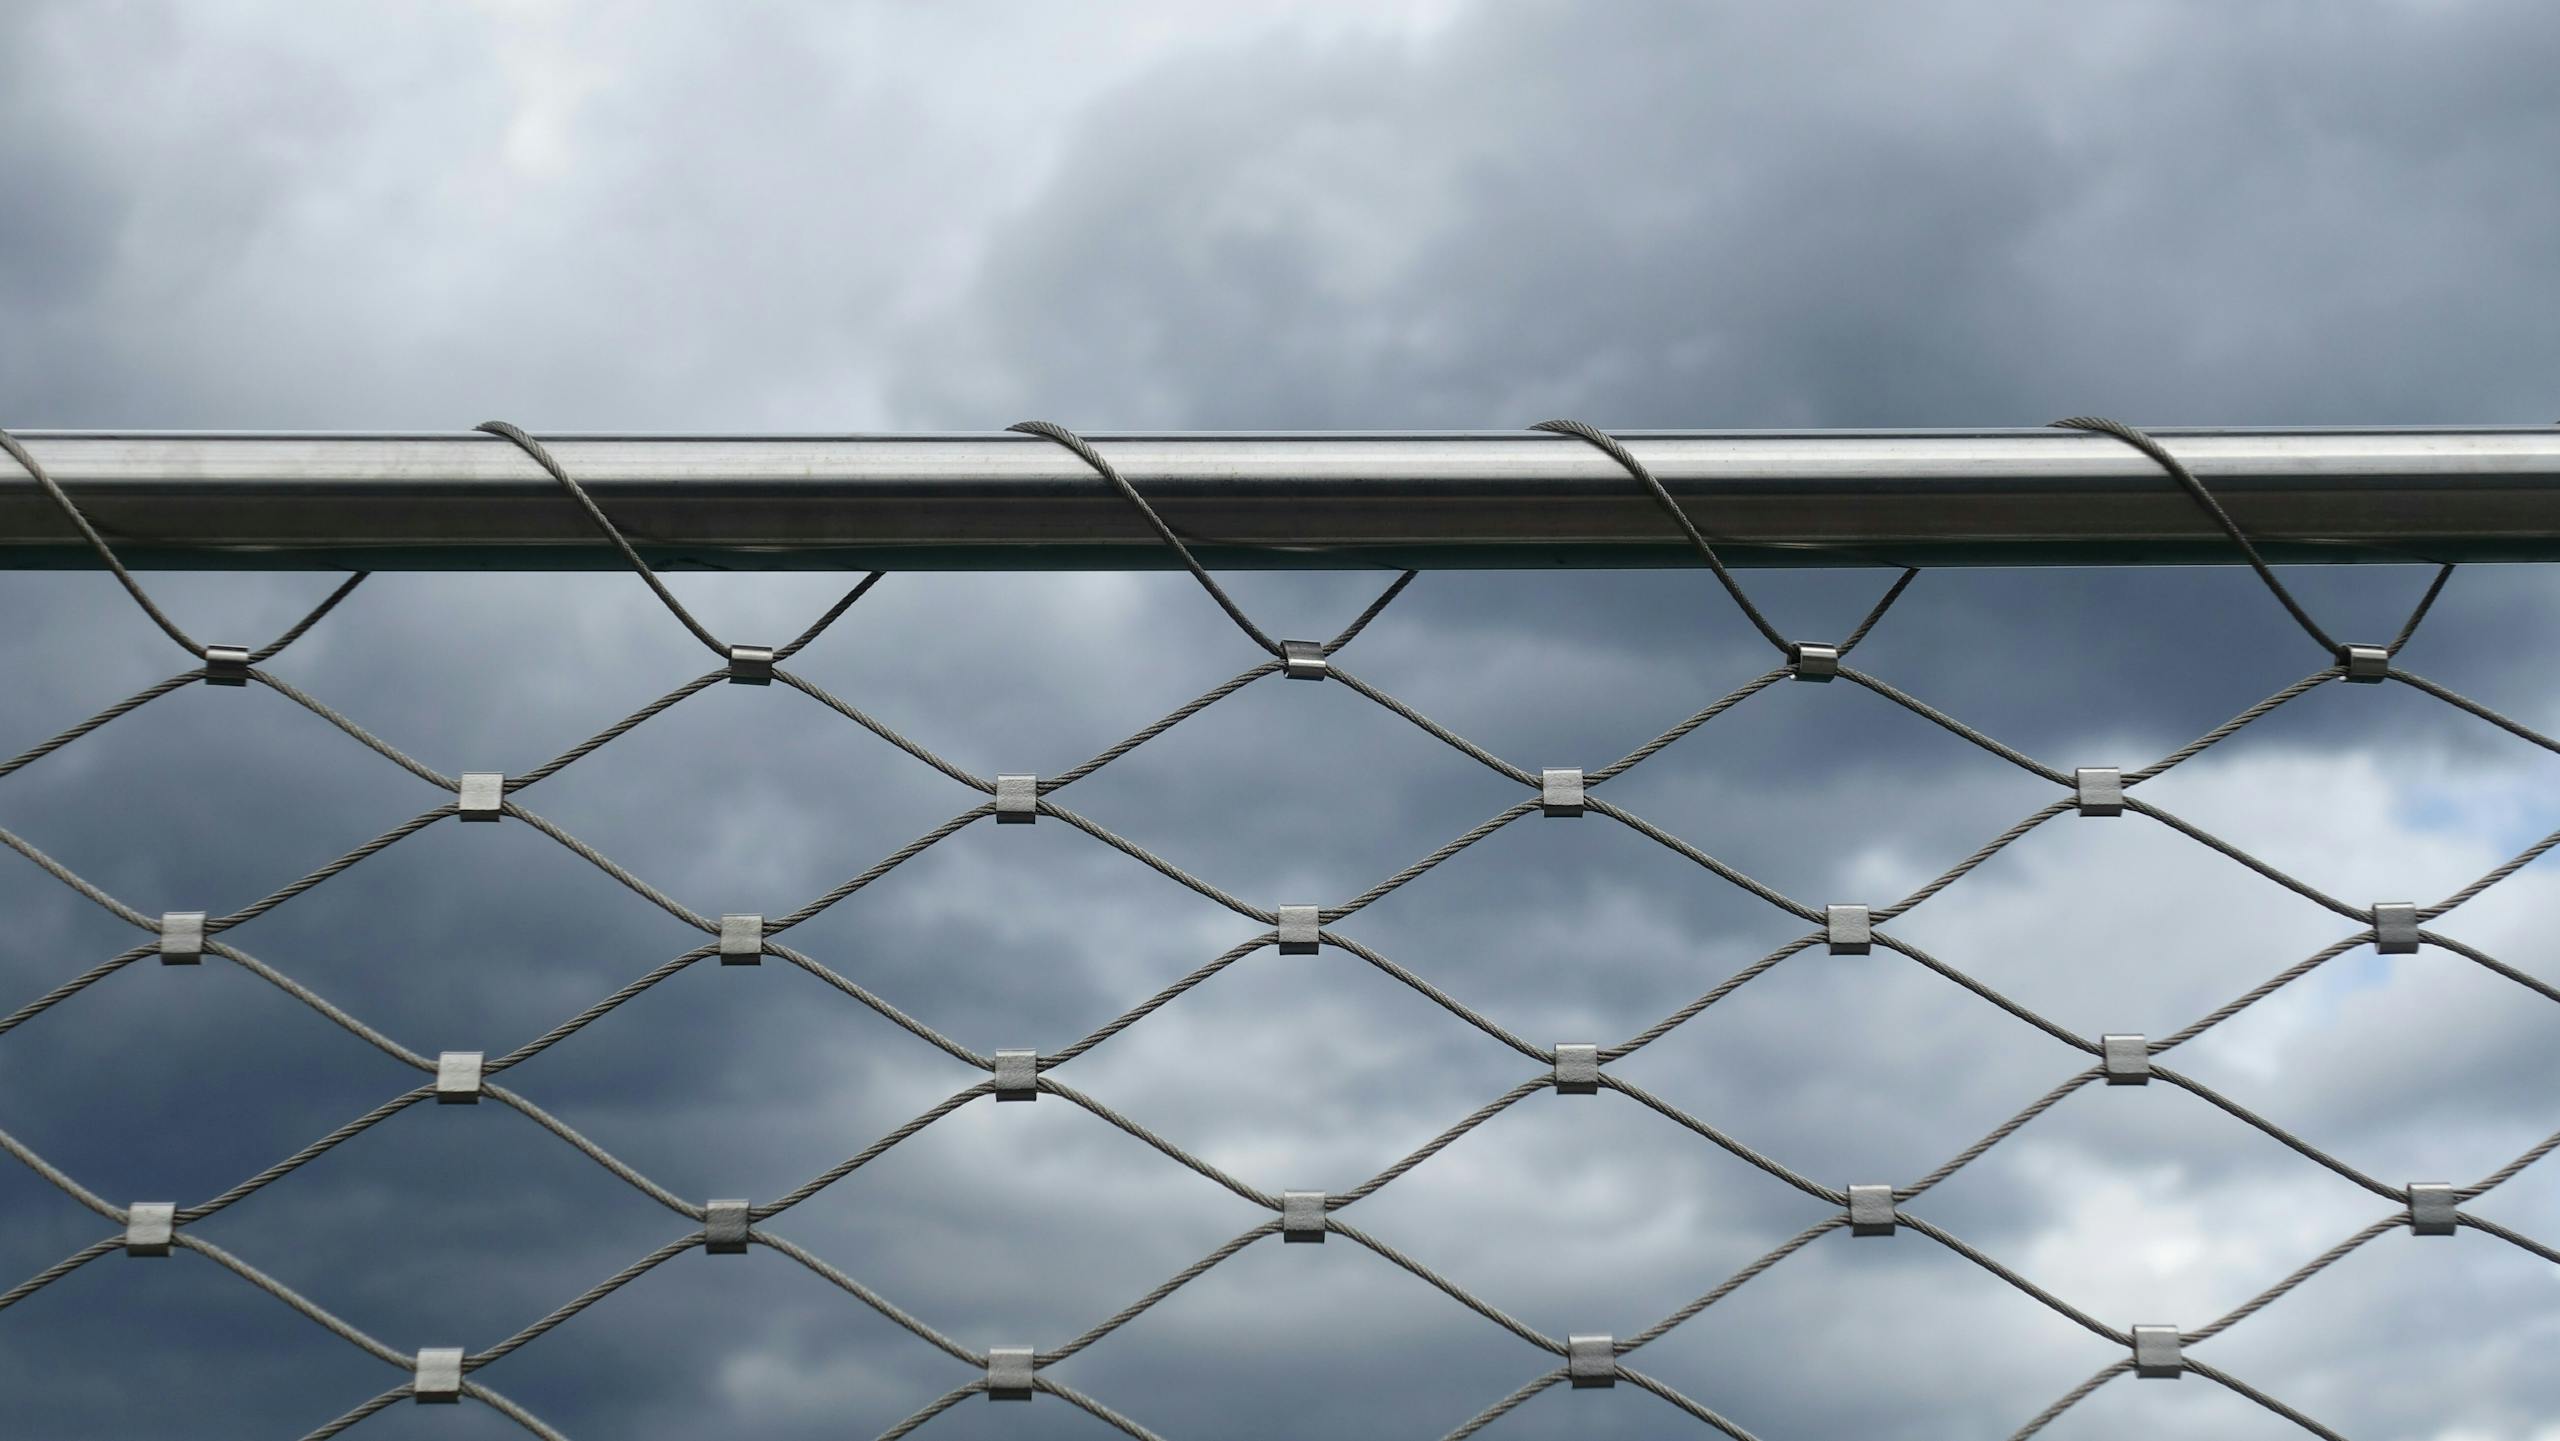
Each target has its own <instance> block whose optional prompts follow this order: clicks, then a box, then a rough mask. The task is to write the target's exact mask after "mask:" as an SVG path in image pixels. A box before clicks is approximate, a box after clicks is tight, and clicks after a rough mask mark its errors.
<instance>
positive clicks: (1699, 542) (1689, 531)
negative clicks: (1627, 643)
mask: <svg viewBox="0 0 2560 1441" xmlns="http://www.w3.org/2000/svg"><path fill="white" fill-rule="evenodd" d="M1529 428H1530V429H1531V430H1543V431H1547V432H1549V433H1550V434H1554V435H1569V436H1572V437H1573V438H1574V439H1576V440H1580V441H1583V442H1585V443H1587V444H1589V445H1592V446H1595V447H1597V448H1598V449H1599V450H1600V451H1601V453H1602V454H1605V455H1607V456H1608V457H1609V458H1610V459H1611V460H1614V461H1616V462H1617V463H1618V464H1619V465H1620V466H1621V467H1623V468H1624V469H1625V470H1626V472H1627V474H1629V475H1632V476H1634V477H1635V478H1636V479H1638V480H1640V481H1643V482H1644V487H1645V489H1646V490H1649V491H1651V492H1652V493H1653V498H1654V499H1655V500H1657V501H1660V502H1661V503H1662V508H1663V509H1664V510H1666V511H1669V512H1670V513H1671V518H1672V519H1673V520H1675V521H1678V522H1679V523H1680V533H1681V534H1683V535H1685V536H1687V537H1688V538H1689V546H1690V548H1691V549H1693V550H1695V551H1697V553H1698V558H1699V559H1701V560H1703V561H1705V562H1706V563H1707V568H1708V569H1710V570H1712V571H1714V572H1715V574H1716V579H1717V580H1720V581H1722V582H1724V588H1725V591H1726V592H1727V593H1728V594H1730V595H1731V596H1732V597H1733V603H1734V604H1735V605H1738V606H1740V607H1742V614H1743V616H1744V618H1745V619H1747V620H1749V621H1750V622H1751V624H1752V625H1753V626H1754V627H1755V628H1756V629H1758V630H1759V632H1760V634H1761V635H1762V637H1764V638H1765V639H1767V641H1768V642H1769V644H1771V645H1773V646H1776V647H1777V648H1778V651H1779V653H1780V654H1782V655H1786V656H1789V657H1791V658H1792V657H1793V656H1794V655H1795V650H1796V647H1795V643H1794V642H1793V641H1790V640H1788V639H1787V638H1786V637H1785V636H1783V635H1781V634H1779V633H1778V628H1777V627H1776V626H1774V625H1771V624H1770V623H1769V618H1768V617H1767V616H1766V615H1763V614H1761V611H1760V607H1758V606H1756V605H1753V604H1752V603H1751V597H1750V596H1749V595H1748V594H1746V593H1745V592H1744V591H1743V589H1742V582H1741V581H1739V580H1736V579H1734V575H1733V572H1732V571H1730V570H1727V569H1726V568H1725V564H1724V560H1723V558H1722V557H1720V556H1718V555H1717V554H1716V548H1715V547H1714V546H1712V545H1709V544H1707V538H1706V536H1705V535H1704V534H1702V533H1701V532H1700V531H1699V529H1698V526H1697V523H1696V522H1695V521H1692V520H1691V519H1689V512H1688V511H1686V510H1684V509H1682V508H1681V506H1680V502H1679V501H1677V500H1674V499H1673V498H1672V496H1671V491H1670V489H1669V488H1668V487H1666V486H1665V485H1663V483H1662V482H1661V481H1660V480H1658V479H1656V478H1655V477H1654V474H1653V472H1652V470H1650V469H1649V468H1647V467H1646V465H1645V463H1644V462H1643V461H1641V460H1638V459H1636V457H1635V452H1634V451H1631V450H1629V449H1627V447H1626V445H1625V444H1624V443H1623V442H1621V441H1620V440H1619V439H1618V438H1617V437H1616V436H1614V435H1611V434H1609V433H1608V432H1607V431H1605V430H1602V429H1600V428H1598V427H1597V426H1593V425H1587V424H1585V423H1583V422H1582V421H1579V420H1542V421H1539V422H1538V423H1537V424H1535V425H1533V426H1530V427H1529ZM1919 574H1920V572H1919V571H1917V570H1915V569H1911V568H1909V567H1905V568H1904V570H1903V572H1902V576H1901V578H1900V579H1899V580H1896V581H1895V582H1894V583H1893V586H1892V588H1891V589H1889V590H1887V591H1886V592H1885V593H1884V598H1883V599H1882V600H1879V601H1877V602H1876V604H1875V608H1874V609H1873V610H1871V611H1869V612H1868V613H1867V618H1866V619H1865V620H1863V621H1861V622H1859V624H1858V627H1857V629H1856V630H1854V631H1851V632H1850V634H1849V638H1848V639H1847V640H1844V641H1842V642H1841V643H1840V645H1839V647H1838V650H1839V654H1840V655H1847V654H1848V653H1849V651H1850V650H1851V649H1852V648H1853V647H1855V646H1856V645H1857V643H1858V642H1859V641H1862V640H1864V639H1866V638H1867V632H1868V631H1870V630H1873V629H1874V628H1875V624H1876V622H1877V621H1880V620H1882V619H1884V613H1885V612H1886V611H1887V610H1890V609H1891V608H1892V607H1893V603H1894V602H1895V601H1897V600H1899V599H1901V598H1902V592H1903V591H1904V590H1906V589H1908V588H1909V587H1910V585H1911V582H1912V581H1913V580H1914V579H1915V578H1917V577H1918V576H1919ZM1835 658H1836V657H1835Z"/></svg>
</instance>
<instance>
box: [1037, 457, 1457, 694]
mask: <svg viewBox="0 0 2560 1441" xmlns="http://www.w3.org/2000/svg"><path fill="white" fill-rule="evenodd" d="M1005 429H1007V430H1012V431H1019V432H1021V433H1022V434H1024V435H1037V436H1041V437H1043V438H1045V439H1048V440H1053V441H1056V442H1057V443H1058V444H1060V445H1063V446H1065V447H1066V448H1067V449H1069V450H1071V451H1073V452H1075V457H1076V459H1078V460H1081V461H1083V462H1084V463H1085V464H1086V465H1089V466H1091V467H1093V472H1094V474H1096V475H1099V476H1101V477H1102V478H1103V479H1104V480H1107V481H1109V482H1111V485H1112V488H1113V489H1115V490H1117V491H1119V492H1120V494H1121V497H1122V498H1123V499H1125V500H1127V501H1128V502H1129V503H1130V504H1131V505H1133V506H1136V507H1137V508H1138V514H1140V515H1142V516H1145V517H1146V519H1147V524H1148V525H1149V526H1152V527H1153V528H1154V529H1155V533H1156V535H1157V537H1158V538H1159V539H1161V540H1163V541H1164V543H1165V544H1166V545H1167V546H1169V547H1170V548H1171V549H1172V551H1173V553H1174V555H1175V556H1177V557H1178V558H1180V559H1181V561H1182V568H1183V569H1185V570H1187V571H1190V572H1191V578H1192V579H1193V580H1196V581H1198V582H1200V588H1201V589H1202V590H1205V591H1207V592H1208V593H1209V599H1211V600H1214V601H1216V602H1217V603H1218V608H1219V609H1220V610H1223V611H1225V612H1226V613H1227V619H1229V620H1232V621H1234V622H1235V623H1236V628H1237V629H1238V630H1241V631H1243V632H1244V633H1245V634H1246V635H1248V636H1250V637H1252V638H1253V643H1254V644H1255V645H1258V646H1260V647H1262V648H1263V649H1264V650H1267V651H1269V652H1271V653H1272V654H1273V655H1279V654H1281V649H1280V642H1278V641H1276V640H1273V639H1272V638H1271V635H1270V632H1268V631H1265V630H1264V629H1263V628H1262V627H1260V626H1258V625H1255V624H1254V623H1253V618H1252V617H1251V616H1248V615H1246V614H1245V613H1244V608H1243V607H1242V606H1239V605H1237V604H1236V603H1235V599H1234V597H1232V596H1230V595H1228V594H1227V591H1226V587H1224V586H1221V585H1220V584H1218V582H1217V578H1216V577H1214V576H1212V575H1210V574H1209V571H1208V568H1207V567H1206V566H1203V565H1202V564H1200V562H1199V560H1198V559H1196V558H1195V557H1193V555H1192V554H1191V547H1189V546H1187V545H1184V544H1183V543H1182V537H1181V536H1179V535H1176V534H1174V532H1173V527H1172V526H1170V525H1167V524H1165V520H1164V517H1163V516H1161V515H1158V514H1156V508H1155V507H1154V506H1152V505H1149V504H1147V498H1146V497H1145V496H1143V495H1140V494H1138V488H1137V487H1136V486H1134V485H1131V484H1130V483H1129V480H1128V477H1126V476H1124V475H1122V474H1121V473H1120V470H1119V467H1117V466H1115V465H1113V464H1112V463H1111V462H1110V461H1108V460H1105V459H1103V457H1102V452H1101V451H1098V450H1096V449H1094V448H1093V444H1092V442H1090V441H1088V440H1086V439H1085V438H1084V437H1083V436H1081V435H1078V434H1076V433H1075V432H1074V431H1072V430H1069V429H1067V428H1066V427H1065V426H1063V425H1057V424H1053V423H1051V422H1049V421H1046V420H1020V421H1016V422H1014V423H1013V424H1011V425H1008V426H1006V427H1005ZM1407 574H1408V575H1410V574H1411V572H1407ZM1366 622H1367V618H1366V617H1363V618H1362V623H1363V624H1366Z"/></svg>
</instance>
